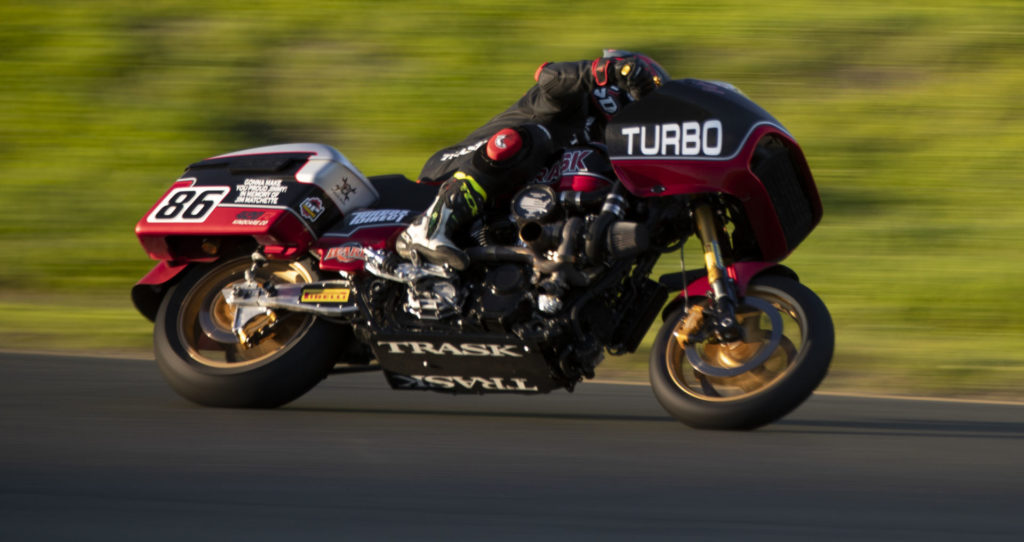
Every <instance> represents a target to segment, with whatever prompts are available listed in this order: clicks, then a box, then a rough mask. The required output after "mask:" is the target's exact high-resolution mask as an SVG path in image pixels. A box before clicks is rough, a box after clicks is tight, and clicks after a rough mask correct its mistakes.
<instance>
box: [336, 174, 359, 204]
mask: <svg viewBox="0 0 1024 542" xmlns="http://www.w3.org/2000/svg"><path fill="white" fill-rule="evenodd" d="M331 191H332V192H334V196H335V197H337V198H338V199H340V200H341V201H342V203H344V202H346V201H348V199H349V197H351V196H352V194H354V193H355V192H356V189H355V187H354V186H352V185H351V184H349V182H348V177H342V178H341V184H336V185H334V186H332V187H331Z"/></svg>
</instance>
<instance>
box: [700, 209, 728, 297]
mask: <svg viewBox="0 0 1024 542" xmlns="http://www.w3.org/2000/svg"><path fill="white" fill-rule="evenodd" d="M694 214H695V215H696V219H697V231H698V232H699V233H700V240H701V242H702V243H703V246H704V267H706V268H707V270H708V283H709V284H710V285H711V289H712V291H714V293H715V300H721V299H722V298H724V297H730V293H731V291H732V288H730V287H729V286H730V285H729V282H728V281H729V274H728V272H727V271H726V266H725V261H724V260H723V258H722V247H721V243H720V242H719V241H718V228H717V227H716V226H715V215H714V212H713V211H712V209H711V206H710V205H708V204H702V205H699V206H698V207H697V208H696V209H695V210H694Z"/></svg>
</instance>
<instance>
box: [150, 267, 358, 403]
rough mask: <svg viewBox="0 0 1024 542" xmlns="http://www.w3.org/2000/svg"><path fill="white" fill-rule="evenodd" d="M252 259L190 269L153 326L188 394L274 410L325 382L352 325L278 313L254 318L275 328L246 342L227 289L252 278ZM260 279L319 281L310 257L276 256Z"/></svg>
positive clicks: (161, 351)
mask: <svg viewBox="0 0 1024 542" xmlns="http://www.w3.org/2000/svg"><path fill="white" fill-rule="evenodd" d="M251 264H252V261H251V260H250V259H249V258H248V257H241V258H234V259H230V260H227V261H221V262H216V263H213V264H202V265H199V266H196V267H194V268H193V269H191V270H189V271H188V273H187V274H186V275H185V276H184V277H182V279H181V281H180V282H179V283H178V284H177V285H176V286H175V287H174V288H173V289H172V290H170V291H169V292H168V294H167V295H166V296H165V297H164V299H163V302H162V303H161V305H160V309H159V311H158V312H157V318H156V323H155V326H154V331H153V338H154V341H153V342H154V350H155V354H156V361H157V365H158V367H159V368H160V371H161V373H163V376H164V378H165V379H166V380H167V382H168V383H169V384H170V385H171V387H172V388H173V389H174V391H176V392H177V393H178V394H179V395H181V396H182V397H185V398H186V399H189V400H191V401H193V402H196V403H199V404H201V405H205V406H214V407H234V408H273V407H277V406H280V405H283V404H285V403H288V402H290V401H292V400H294V399H296V398H298V397H299V396H301V395H302V394H304V393H306V392H307V391H309V390H310V389H311V388H312V387H313V386H315V385H316V384H317V383H319V382H320V381H321V380H323V378H324V377H326V376H327V374H328V373H329V372H330V370H331V369H332V367H333V366H334V363H335V361H337V353H338V352H340V351H341V350H342V348H343V347H344V346H345V341H346V339H347V340H354V339H353V338H352V333H351V330H348V329H340V328H339V327H338V326H337V325H334V324H331V323H329V322H327V321H324V320H321V319H318V318H316V317H315V316H313V315H309V314H300V313H290V312H287V311H277V312H276V313H274V314H272V315H270V316H268V318H267V321H265V322H259V321H256V322H254V323H253V325H255V326H266V329H267V330H268V331H267V332H266V333H265V334H263V335H262V338H260V339H259V340H258V341H257V342H256V343H255V344H253V345H251V346H249V347H246V346H243V345H242V344H241V343H240V342H239V341H238V339H237V338H236V337H235V335H234V333H233V332H232V331H231V323H232V319H233V315H234V310H233V307H232V306H231V305H229V304H228V303H226V302H225V300H224V297H223V295H221V290H223V289H224V288H225V287H228V286H230V285H231V284H234V283H238V282H242V281H244V280H245V278H244V275H245V271H246V270H247V269H249V268H250V266H251ZM256 276H257V279H258V280H261V281H269V282H271V283H278V284H282V283H290V284H295V283H306V282H313V281H314V280H316V273H315V271H314V270H313V269H312V266H310V265H309V264H307V263H303V262H278V261H270V262H268V263H267V265H266V266H264V267H262V268H261V269H259V271H258V272H257V274H256Z"/></svg>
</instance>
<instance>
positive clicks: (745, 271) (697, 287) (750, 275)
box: [661, 262, 799, 320]
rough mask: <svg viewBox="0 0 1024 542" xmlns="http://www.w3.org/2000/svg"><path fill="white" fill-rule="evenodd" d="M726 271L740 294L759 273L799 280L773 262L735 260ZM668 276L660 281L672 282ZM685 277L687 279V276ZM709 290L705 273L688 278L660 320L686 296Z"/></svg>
mask: <svg viewBox="0 0 1024 542" xmlns="http://www.w3.org/2000/svg"><path fill="white" fill-rule="evenodd" d="M728 271H729V276H730V277H731V278H732V279H733V281H734V282H735V283H736V288H737V290H738V291H739V295H741V296H742V295H744V294H746V292H747V286H749V285H750V281H752V280H753V279H754V278H756V277H758V276H761V275H782V276H784V277H789V278H792V279H793V280H799V278H798V277H797V274H796V272H795V271H793V270H792V269H790V268H788V267H786V266H784V265H780V264H777V263H775V262H737V263H735V264H733V265H730V266H729V268H728ZM673 275H679V276H680V278H681V277H682V276H684V275H683V274H682V273H673ZM668 277H670V275H665V276H664V277H662V278H661V283H662V284H669V283H671V282H673V281H672V280H671V279H670V278H668ZM687 278H688V279H689V277H687ZM680 286H681V285H680ZM709 291H711V284H710V283H708V277H707V274H706V273H702V274H700V275H698V276H695V277H693V278H692V279H690V280H688V283H687V284H686V288H685V293H684V292H679V296H678V297H676V298H675V299H673V300H672V301H670V302H669V304H668V305H667V306H666V307H665V309H664V310H663V311H662V312H661V317H662V320H664V319H665V317H666V316H668V315H669V314H671V313H672V311H674V310H676V309H677V308H679V307H680V306H681V305H682V304H683V303H684V302H685V299H686V297H706V296H707V294H708V292H709Z"/></svg>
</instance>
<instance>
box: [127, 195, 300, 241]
mask: <svg viewBox="0 0 1024 542" xmlns="http://www.w3.org/2000/svg"><path fill="white" fill-rule="evenodd" d="M193 184H194V180H193V179H182V180H179V181H177V182H175V183H174V184H173V185H172V186H171V188H170V190H168V191H167V193H165V194H164V196H163V197H162V198H161V199H160V201H158V202H157V203H156V205H154V206H153V208H152V209H150V211H149V213H147V214H146V216H144V217H143V218H142V219H141V220H140V221H139V222H138V224H136V226H135V234H136V235H137V236H138V237H139V241H140V242H141V243H142V246H143V248H145V250H146V252H147V253H149V256H150V257H151V258H153V259H157V260H176V259H179V258H182V257H185V258H186V259H193V258H192V257H190V256H189V255H182V254H175V253H174V247H173V246H172V242H171V240H172V239H175V238H184V237H203V238H215V237H222V236H248V237H253V238H255V239H256V241H257V242H259V243H260V244H262V245H276V246H285V247H294V248H295V249H297V250H304V249H306V248H308V247H309V246H310V244H311V243H312V242H313V234H312V232H310V231H309V228H308V226H307V225H306V224H305V223H304V222H303V220H301V219H300V218H299V217H298V216H296V215H295V213H294V211H292V210H291V209H290V208H288V207H284V206H280V207H277V208H272V207H267V206H264V207H246V206H228V205H220V201H221V200H223V198H224V196H225V195H227V193H228V190H227V187H216V186H200V187H195V188H193ZM222 188H223V190H222Z"/></svg>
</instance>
